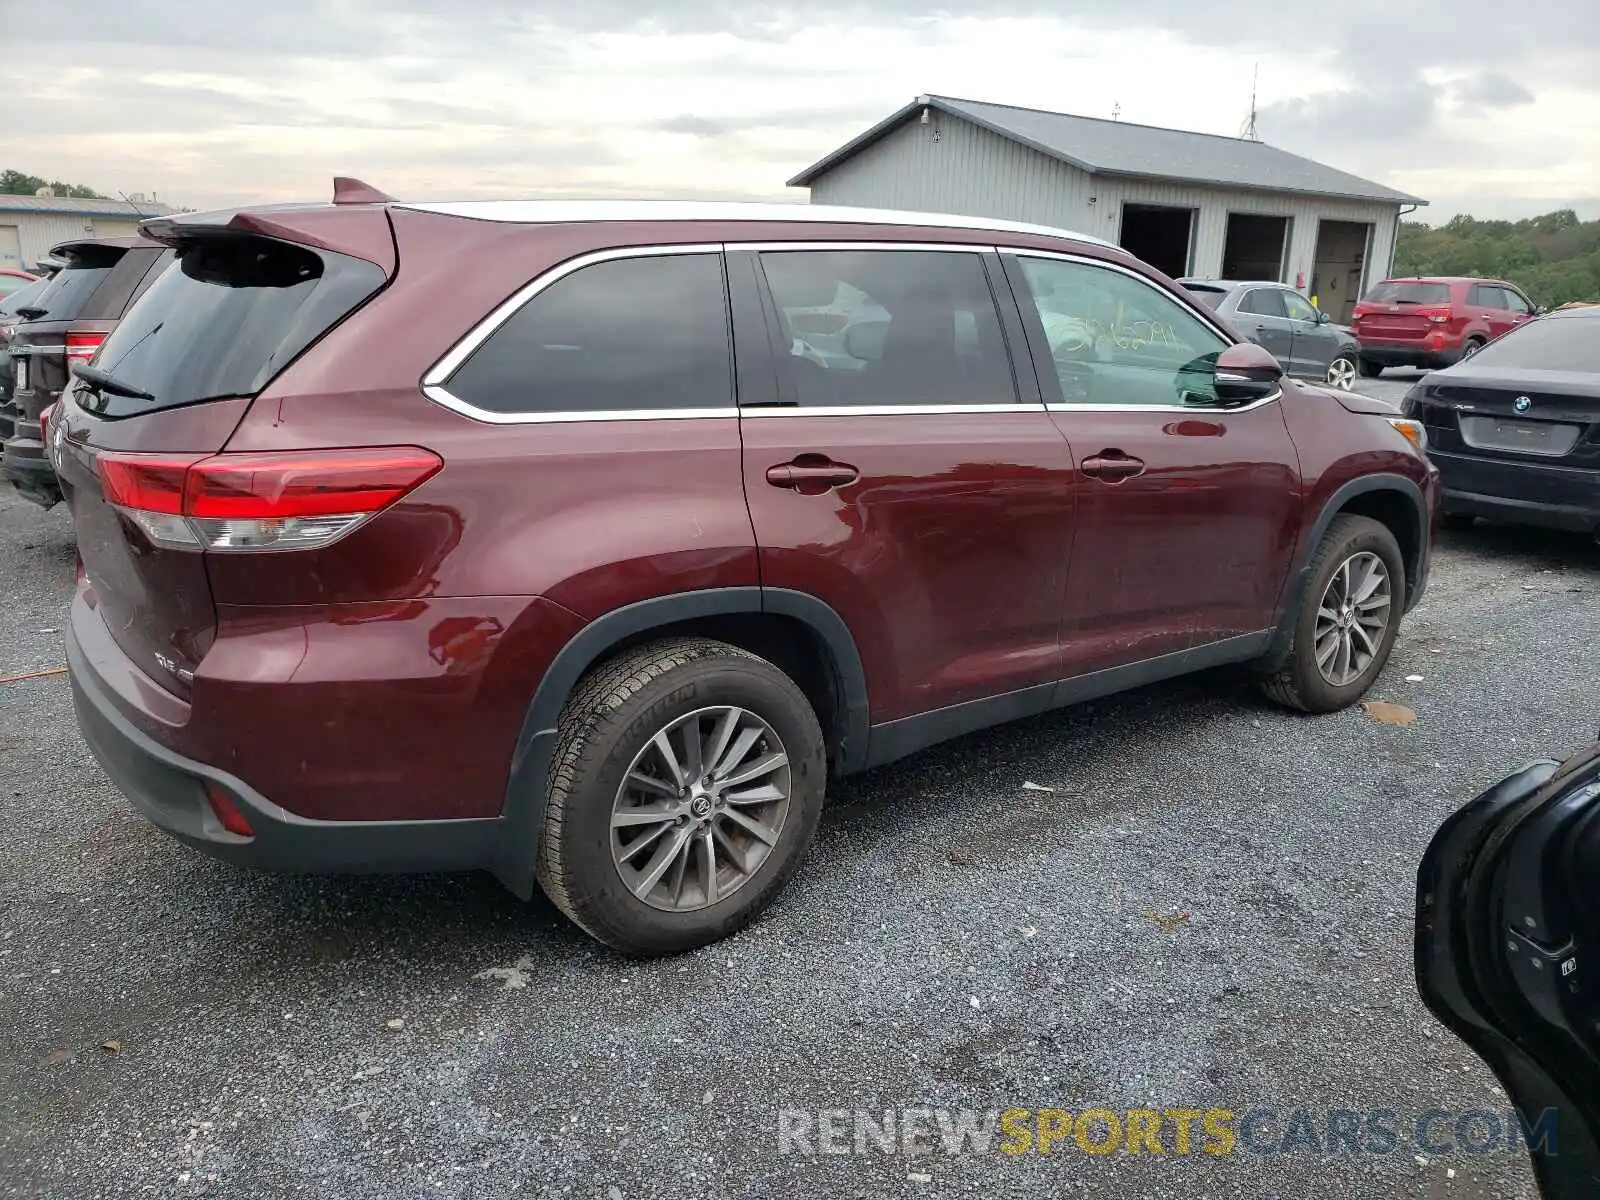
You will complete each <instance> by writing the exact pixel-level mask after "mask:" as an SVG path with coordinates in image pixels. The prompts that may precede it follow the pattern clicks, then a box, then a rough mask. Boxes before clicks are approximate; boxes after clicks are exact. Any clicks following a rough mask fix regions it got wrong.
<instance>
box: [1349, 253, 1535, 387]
mask: <svg viewBox="0 0 1600 1200" xmlns="http://www.w3.org/2000/svg"><path fill="white" fill-rule="evenodd" d="M1538 315H1539V310H1538V309H1537V308H1535V307H1534V304H1533V301H1531V300H1529V299H1528V298H1527V297H1526V296H1524V295H1523V294H1522V293H1521V292H1520V291H1519V290H1517V288H1515V287H1513V286H1512V285H1511V284H1509V283H1506V282H1505V281H1504V280H1500V279H1465V278H1460V277H1457V276H1444V275H1441V276H1438V277H1436V278H1426V279H1425V278H1416V279H1385V280H1384V281H1383V282H1382V283H1380V284H1378V285H1377V286H1376V287H1374V288H1373V289H1372V290H1371V291H1370V292H1368V293H1367V294H1366V296H1365V297H1364V298H1363V299H1362V300H1361V302H1360V303H1359V304H1357V305H1356V307H1355V316H1354V318H1353V321H1352V324H1353V327H1354V329H1355V332H1356V337H1357V339H1358V340H1359V341H1360V342H1361V373H1362V374H1363V375H1365V376H1367V377H1369V378H1371V377H1372V376H1375V375H1381V374H1382V373H1383V369H1384V368H1385V367H1448V366H1449V365H1450V364H1451V363H1455V362H1460V361H1461V360H1462V359H1463V358H1470V357H1471V356H1472V355H1474V354H1476V353H1477V352H1478V351H1479V350H1481V349H1483V347H1484V346H1485V345H1487V344H1488V343H1489V342H1492V341H1493V340H1494V339H1495V338H1497V337H1499V336H1500V335H1501V334H1502V333H1509V332H1510V331H1511V330H1513V329H1515V328H1516V327H1517V326H1518V325H1521V324H1523V323H1524V322H1526V321H1531V320H1533V318H1534V317H1536V316H1538Z"/></svg>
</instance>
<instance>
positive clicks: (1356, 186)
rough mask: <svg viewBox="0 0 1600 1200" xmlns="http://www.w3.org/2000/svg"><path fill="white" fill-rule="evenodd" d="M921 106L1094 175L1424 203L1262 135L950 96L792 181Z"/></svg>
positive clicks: (803, 179) (924, 100)
mask: <svg viewBox="0 0 1600 1200" xmlns="http://www.w3.org/2000/svg"><path fill="white" fill-rule="evenodd" d="M924 108H930V109H933V110H935V111H937V112H946V113H950V114H952V115H953V116H957V117H960V118H962V119H964V120H967V121H971V122H973V123H974V124H975V125H980V126H982V127H983V128H985V129H988V130H990V131H991V132H993V133H997V134H999V135H1000V136H1001V137H1005V138H1010V139H1011V140H1012V141H1015V142H1020V143H1021V144H1023V145H1024V146H1028V147H1030V148H1032V149H1034V150H1037V151H1039V152H1040V153H1041V154H1047V155H1049V156H1050V157H1051V158H1055V159H1059V160H1060V161H1062V162H1065V163H1070V164H1071V165H1072V166H1075V167H1078V168H1079V169H1081V170H1084V171H1088V172H1090V173H1091V174H1094V175H1123V176H1131V177H1135V178H1140V179H1167V180H1181V181H1183V182H1186V183H1199V184H1209V185H1211V186H1214V187H1241V188H1255V189H1258V190H1266V191H1274V192H1296V193H1300V194H1302V195H1309V196H1340V197H1347V198H1350V199H1357V200H1380V201H1383V202H1385V203H1388V204H1426V203H1427V201H1426V200H1422V199H1420V198H1419V197H1416V196H1410V195H1407V194H1406V193H1405V192H1400V191H1396V190H1395V189H1394V188H1390V187H1385V186H1384V185H1383V184H1381V183H1373V182H1372V181H1371V180H1369V179H1362V178H1360V177H1359V176H1356V175H1351V174H1349V173H1347V172H1345V171H1338V170H1335V169H1334V168H1333V167H1326V166H1323V165H1322V164H1321V163H1319V162H1313V161H1312V160H1311V159H1309V158H1301V157H1300V156H1299V155H1298V154H1290V153H1289V152H1288V151H1287V150H1279V149H1278V148H1277V147H1276V146H1269V145H1267V144H1266V143H1265V142H1251V141H1246V140H1245V139H1243V138H1233V137H1223V136H1221V135H1219V134H1214V133H1192V132H1189V131H1187V130H1182V129H1163V128H1160V127H1159V126H1155V125H1135V124H1133V123H1132V122H1131V121H1107V120H1101V119H1100V118H1097V117H1076V116H1073V115H1071V114H1070V113H1055V112H1045V111H1043V110H1041V109H1036V108H1016V107H1013V106H1012V105H1009V104H990V103H987V102H985V101H981V100H958V99H956V98H954V97H951V96H918V97H917V98H916V99H915V100H913V101H912V102H911V103H910V104H908V105H906V106H905V107H904V108H902V109H901V110H900V111H899V112H897V113H895V114H893V115H892V116H890V117H889V118H888V119H887V120H884V121H881V122H879V123H878V124H877V125H874V126H873V127H872V128H871V129H869V130H867V131H866V132H865V133H863V134H862V135H861V136H859V137H857V138H854V139H853V140H851V141H849V142H846V143H845V144H844V145H843V146H841V147H839V149H837V150H835V151H834V152H833V153H832V154H830V155H828V156H827V157H826V158H824V159H822V160H821V161H820V162H818V163H815V164H813V165H812V166H809V167H807V168H806V169H805V170H804V171H802V172H800V174H798V175H796V176H795V177H794V178H793V179H791V180H789V186H790V187H807V186H809V185H810V184H811V183H812V181H813V180H815V179H816V178H817V177H818V176H820V175H823V174H825V173H826V172H827V171H829V170H832V169H833V167H835V166H836V165H838V164H839V163H840V162H842V161H844V160H845V159H847V158H849V157H850V156H851V155H853V154H856V153H857V152H859V151H861V150H863V149H865V148H866V147H867V146H870V145H871V144H872V143H873V142H876V141H877V140H878V139H879V138H881V137H883V136H884V135H885V134H887V133H889V132H890V131H891V130H893V129H895V128H897V127H898V126H900V125H901V124H903V123H904V122H906V121H908V120H911V119H912V118H913V117H914V116H916V115H917V114H919V113H920V112H921V111H922V110H923V109H924Z"/></svg>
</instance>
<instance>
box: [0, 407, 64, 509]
mask: <svg viewBox="0 0 1600 1200" xmlns="http://www.w3.org/2000/svg"><path fill="white" fill-rule="evenodd" d="M8 423H9V424H11V426H12V427H11V429H9V430H6V431H4V432H5V442H4V448H3V449H0V470H3V471H4V473H5V477H6V478H7V479H9V480H10V481H11V482H12V484H13V485H15V487H16V489H17V491H19V492H21V493H22V495H23V496H24V497H26V498H27V499H29V500H32V501H33V502H34V503H35V504H39V505H43V506H44V507H45V508H50V507H52V506H53V505H56V504H59V503H60V502H61V484H60V482H59V481H57V479H56V473H55V470H54V469H53V468H52V467H51V466H50V460H49V459H48V458H46V457H45V453H44V441H43V439H42V438H41V437H40V434H39V423H38V422H37V421H33V420H29V419H28V418H27V417H25V416H21V415H14V416H13V420H12V421H11V422H8Z"/></svg>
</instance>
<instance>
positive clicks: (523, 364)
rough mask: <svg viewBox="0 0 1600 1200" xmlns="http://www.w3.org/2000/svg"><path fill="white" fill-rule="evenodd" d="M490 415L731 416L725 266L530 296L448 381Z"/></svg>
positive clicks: (639, 261)
mask: <svg viewBox="0 0 1600 1200" xmlns="http://www.w3.org/2000/svg"><path fill="white" fill-rule="evenodd" d="M444 387H445V390H446V391H447V392H448V393H449V394H450V396H452V397H454V398H455V399H457V400H459V401H462V402H464V403H465V404H467V405H470V406H471V407H472V408H475V409H479V410H481V411H483V412H486V413H503V414H529V415H533V414H538V415H543V416H550V415H554V414H569V413H570V414H590V413H622V412H635V411H671V410H679V411H682V410H706V409H711V410H720V409H730V408H732V406H733V354H732V341H731V339H730V337H729V334H728V302H727V293H726V290H725V287H724V284H723V273H722V256H721V255H720V254H716V253H713V252H699V253H693V254H660V255H648V256H642V257H630V258H616V259H608V260H606V261H603V262H597V263H591V264H590V265H589V266H586V267H581V268H579V269H578V270H576V271H573V272H572V273H571V274H569V275H564V276H562V277H560V278H559V279H557V280H555V282H553V283H551V284H550V285H549V286H548V287H545V288H543V289H542V290H541V291H539V292H537V293H536V294H535V295H534V296H533V297H532V298H531V299H530V300H529V301H528V302H527V303H526V304H524V305H523V306H522V307H521V308H519V309H518V310H517V311H516V312H515V313H513V314H512V315H511V317H510V318H509V319H507V320H506V321H505V322H504V323H503V324H502V325H500V326H499V328H497V329H496V330H495V331H494V333H492V334H491V335H490V336H489V338H488V339H487V340H486V341H485V342H484V343H483V344H482V345H480V346H479V347H478V348H477V349H476V350H474V351H473V353H472V355H471V357H469V358H468V359H467V360H466V362H464V363H463V364H462V365H461V366H460V367H458V368H456V370H455V371H454V373H452V374H451V375H450V377H449V378H448V379H447V380H446V381H445V384H444Z"/></svg>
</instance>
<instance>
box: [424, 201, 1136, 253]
mask: <svg viewBox="0 0 1600 1200" xmlns="http://www.w3.org/2000/svg"><path fill="white" fill-rule="evenodd" d="M395 207H396V208H409V209H415V210H416V211H418V212H431V213H442V214H444V215H446V216H452V217H471V218H473V219H474V220H478V221H506V222H511V223H515V224H526V225H555V224H571V223H577V222H583V221H794V222H800V221H804V222H816V223H819V224H831V225H930V226H935V227H939V226H942V227H944V228H947V229H979V230H984V231H986V232H993V233H1031V234H1039V235H1042V236H1045V237H1060V238H1071V239H1073V240H1074V241H1079V242H1093V243H1094V244H1095V245H1098V246H1111V245H1112V243H1111V242H1108V241H1106V240H1105V239H1104V238H1097V237H1092V236H1091V235H1089V234H1086V233H1074V232H1072V231H1071V230H1069V229H1054V228H1051V227H1050V226H1048V225H1029V224H1026V223H1024V222H1021V221H1002V220H999V219H997V218H992V217H968V216H959V215H956V214H953V213H922V212H899V211H896V210H893V209H884V208H845V207H839V206H835V205H827V204H783V203H774V204H761V203H740V202H726V201H700V200H472V201H464V202H462V203H458V204H400V203H397V204H396V205H395Z"/></svg>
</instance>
